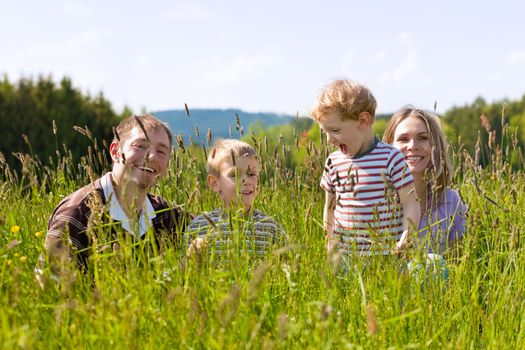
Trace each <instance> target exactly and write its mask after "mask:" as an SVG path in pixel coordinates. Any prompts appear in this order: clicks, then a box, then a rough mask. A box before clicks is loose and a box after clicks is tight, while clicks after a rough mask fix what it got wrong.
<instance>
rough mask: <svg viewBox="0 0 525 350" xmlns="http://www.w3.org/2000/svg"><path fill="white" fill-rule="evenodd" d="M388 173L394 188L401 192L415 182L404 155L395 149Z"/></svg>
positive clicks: (389, 161) (389, 162)
mask: <svg viewBox="0 0 525 350" xmlns="http://www.w3.org/2000/svg"><path fill="white" fill-rule="evenodd" d="M387 171H388V174H389V176H390V181H391V182H392V186H394V188H395V189H396V190H399V189H401V188H403V187H405V186H407V185H410V184H411V183H412V182H414V178H413V177H412V173H411V172H410V169H409V168H408V164H407V162H406V160H405V157H403V154H402V153H401V152H400V151H398V150H397V149H393V151H392V154H391V155H390V159H389V160H388V166H387Z"/></svg>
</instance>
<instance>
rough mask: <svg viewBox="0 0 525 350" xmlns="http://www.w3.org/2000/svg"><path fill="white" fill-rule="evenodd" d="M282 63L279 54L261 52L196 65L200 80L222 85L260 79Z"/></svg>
mask: <svg viewBox="0 0 525 350" xmlns="http://www.w3.org/2000/svg"><path fill="white" fill-rule="evenodd" d="M283 62H284V61H283V59H282V57H281V55H280V54H278V53H276V52H272V51H264V50H261V51H258V52H255V53H253V54H237V55H235V56H234V57H231V58H227V59H217V58H215V59H211V60H202V61H199V62H197V65H198V66H199V67H198V68H200V69H201V71H202V79H206V80H208V81H209V82H211V83H216V84H223V83H232V82H239V81H242V80H246V79H253V78H261V77H263V76H264V75H265V74H266V73H268V72H270V71H272V70H274V69H276V68H279V67H281V66H282V65H283ZM196 68H197V67H196Z"/></svg>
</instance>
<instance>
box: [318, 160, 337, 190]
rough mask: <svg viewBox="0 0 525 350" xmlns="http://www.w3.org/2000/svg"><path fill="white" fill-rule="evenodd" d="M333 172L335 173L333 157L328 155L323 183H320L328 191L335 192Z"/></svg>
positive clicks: (322, 177) (322, 178)
mask: <svg viewBox="0 0 525 350" xmlns="http://www.w3.org/2000/svg"><path fill="white" fill-rule="evenodd" d="M335 171H337V170H335ZM333 173H334V168H333V165H332V158H331V157H330V156H328V158H326V161H325V164H324V168H323V175H322V176H321V183H320V186H321V187H322V188H323V189H324V190H325V191H326V192H330V193H335V185H334V183H333V182H332V176H333Z"/></svg>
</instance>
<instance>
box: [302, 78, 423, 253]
mask: <svg viewBox="0 0 525 350" xmlns="http://www.w3.org/2000/svg"><path fill="white" fill-rule="evenodd" d="M375 109H376V100H375V98H374V96H373V95H372V93H371V91H370V90H369V89H368V88H367V87H366V86H364V85H362V84H359V83H357V82H354V81H351V80H335V81H334V82H332V83H331V84H329V85H328V86H326V87H325V88H324V90H323V91H322V92H321V94H320V95H319V97H318V100H317V103H316V105H315V106H314V108H313V109H312V113H311V114H312V117H313V118H314V119H315V120H316V121H317V122H318V124H319V126H320V128H321V130H323V131H324V132H325V133H326V136H327V141H328V143H330V144H332V145H334V146H337V147H338V148H339V149H338V150H336V151H335V152H333V153H331V154H330V155H329V156H328V158H327V159H326V162H325V167H324V170H323V175H322V178H321V187H322V188H323V189H324V190H325V191H326V198H325V207H324V215H323V220H324V226H325V230H326V233H327V240H328V241H327V247H328V250H329V251H331V250H332V249H334V248H336V249H339V250H340V251H341V252H342V253H343V254H345V255H346V254H352V255H364V256H369V255H388V254H390V253H391V252H396V253H399V252H402V251H404V250H405V249H406V247H407V244H408V239H409V230H411V229H412V227H414V225H415V226H417V225H418V224H419V218H420V207H419V203H418V201H417V197H416V192H415V190H414V184H413V178H412V174H411V173H410V170H409V169H408V166H407V164H406V162H405V159H404V157H403V155H402V154H401V152H400V151H399V150H397V149H396V148H394V147H392V146H390V145H388V144H386V143H383V142H381V141H379V140H378V139H377V138H376V137H375V135H374V133H373V129H372V126H373V123H374V115H375Z"/></svg>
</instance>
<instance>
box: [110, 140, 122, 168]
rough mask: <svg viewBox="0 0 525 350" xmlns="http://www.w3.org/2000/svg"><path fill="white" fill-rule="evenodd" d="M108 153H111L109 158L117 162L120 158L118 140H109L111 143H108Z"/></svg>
mask: <svg viewBox="0 0 525 350" xmlns="http://www.w3.org/2000/svg"><path fill="white" fill-rule="evenodd" d="M109 154H110V155H111V159H112V160H113V162H114V163H118V162H119V160H120V147H119V144H118V142H116V141H113V142H111V145H109Z"/></svg>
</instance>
